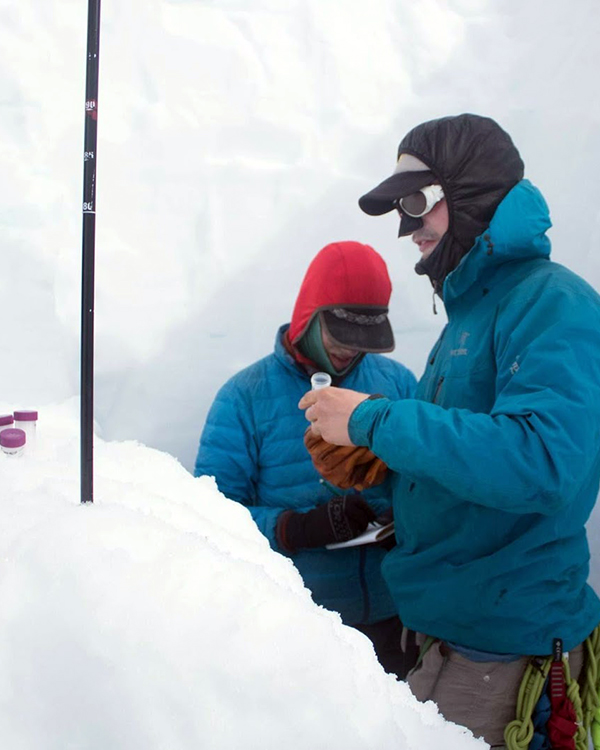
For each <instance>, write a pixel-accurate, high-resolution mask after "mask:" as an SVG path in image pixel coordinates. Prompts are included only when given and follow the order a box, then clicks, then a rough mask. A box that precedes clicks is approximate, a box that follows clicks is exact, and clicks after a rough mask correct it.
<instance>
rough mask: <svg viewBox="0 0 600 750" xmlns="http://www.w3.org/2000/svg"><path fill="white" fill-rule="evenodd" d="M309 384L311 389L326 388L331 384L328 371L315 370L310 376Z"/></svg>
mask: <svg viewBox="0 0 600 750" xmlns="http://www.w3.org/2000/svg"><path fill="white" fill-rule="evenodd" d="M310 385H311V387H312V389H313V391H318V390H320V389H321V388H327V387H328V386H330V385H331V375H330V374H329V373H328V372H315V373H313V375H312V376H311V379H310Z"/></svg>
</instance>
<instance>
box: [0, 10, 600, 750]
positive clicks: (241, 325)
mask: <svg viewBox="0 0 600 750" xmlns="http://www.w3.org/2000/svg"><path fill="white" fill-rule="evenodd" d="M86 5H87V4H86V3H84V2H81V0H20V2H19V3H15V2H10V0H0V225H1V226H2V230H3V231H2V273H0V315H1V316H2V320H3V322H4V324H3V325H2V327H1V329H0V331H1V332H0V352H1V353H2V355H3V356H2V357H1V359H0V361H1V362H2V367H1V368H0V402H3V407H4V410H12V409H14V408H38V409H39V410H40V436H41V435H44V441H47V442H45V445H44V444H42V442H43V441H40V443H41V444H40V454H39V455H38V456H37V457H36V459H35V461H34V460H33V459H32V457H27V458H24V459H23V461H22V462H21V463H9V462H8V459H5V457H4V456H0V459H2V460H1V461H0V502H2V503H3V505H4V518H5V519H6V520H5V523H3V525H2V526H3V531H2V535H1V536H0V538H2V543H3V545H4V549H3V554H2V559H3V560H4V563H5V565H4V570H5V574H4V575H3V576H0V586H2V588H3V593H4V596H3V597H2V601H3V602H5V604H6V606H5V607H4V608H2V612H1V615H0V616H1V617H2V622H3V626H2V628H1V629H0V658H1V659H2V661H3V662H4V667H5V668H4V669H2V670H1V671H0V694H1V695H2V704H1V705H2V710H1V715H0V720H1V721H2V725H1V727H0V738H1V739H2V740H4V741H3V743H2V744H3V746H7V747H13V748H29V747H31V748H34V747H35V748H39V747H44V748H46V747H57V748H58V747H61V748H62V747H86V748H87V747H90V748H92V747H107V746H114V747H120V746H123V747H125V746H126V745H127V746H128V747H131V746H142V745H143V746H148V747H161V748H164V747H170V748H171V747H173V748H177V747H189V746H192V745H194V746H202V747H215V748H226V747H240V740H239V737H241V736H243V737H244V745H243V747H245V748H247V747H253V746H256V747H258V746H260V747H266V748H270V747H279V746H280V745H281V744H282V743H283V742H284V739H285V743H286V744H287V745H289V746H290V747H294V745H291V744H290V743H295V742H296V741H297V742H298V747H300V744H301V743H302V746H303V747H311V748H314V747H320V746H323V747H329V748H330V747H336V746H339V747H341V746H343V745H344V743H345V744H346V746H347V747H357V748H358V747H369V748H387V747H390V746H394V747H412V746H413V745H411V742H412V743H414V746H415V747H416V746H417V745H419V747H427V746H428V744H427V743H428V742H429V740H428V739H427V737H429V736H430V735H428V734H427V732H428V731H430V732H434V733H438V732H442V731H443V732H447V733H448V737H449V739H448V741H446V740H445V739H444V742H443V743H442V742H440V743H438V746H440V745H443V746H445V747H449V748H452V747H454V746H456V747H458V746H459V744H455V745H453V744H452V743H453V742H455V743H459V740H458V735H456V734H454V735H453V734H452V732H453V731H455V730H454V729H453V728H452V727H446V726H444V727H443V728H441V727H440V726H439V724H438V723H437V722H438V720H437V719H436V718H435V717H436V714H435V710H434V709H433V708H431V707H430V708H424V707H420V706H416V705H415V704H414V702H412V700H411V699H410V697H409V696H407V695H406V690H405V688H404V687H403V686H401V685H395V684H392V682H391V680H390V679H388V678H386V677H385V675H383V673H382V672H381V670H380V669H379V668H378V667H377V665H376V663H375V661H374V658H373V656H372V652H371V650H370V647H369V645H368V643H365V641H364V639H363V638H362V637H361V636H360V635H358V634H356V633H354V632H353V631H351V630H348V629H346V628H343V627H342V626H341V625H340V624H339V622H338V620H337V619H336V617H335V616H334V615H330V614H328V613H326V612H323V611H321V610H318V609H317V608H316V607H314V606H312V605H311V604H310V602H309V599H308V595H307V593H306V591H305V590H304V589H303V588H302V586H301V583H300V581H299V579H298V578H297V576H295V573H294V571H293V569H292V568H291V567H290V565H289V563H287V562H286V561H285V560H283V559H282V558H281V557H279V556H277V555H275V554H273V553H271V552H270V551H269V550H268V549H267V547H266V545H265V543H264V542H263V541H262V539H261V538H260V537H259V536H257V534H256V533H255V531H254V528H253V527H252V526H251V525H250V522H249V520H248V516H247V514H246V513H245V511H244V509H242V508H239V507H238V506H236V505H234V504H232V503H229V502H228V501H226V500H224V499H223V498H222V497H221V496H220V495H218V493H217V492H216V490H215V488H214V486H213V485H212V484H211V483H210V482H209V481H208V480H206V479H204V480H193V479H192V478H191V477H190V476H189V475H187V474H186V472H185V470H184V468H182V466H183V467H185V468H186V469H190V468H191V467H192V465H193V460H194V456H195V452H196V447H197V441H198V437H199V434H200V431H201V428H202V424H203V421H204V418H205V415H206V412H207V409H208V407H209V406H210V403H211V402H212V399H213V397H214V394H215V392H216V390H217V388H218V387H219V386H220V385H221V384H222V383H223V382H224V380H225V379H226V378H227V377H229V376H230V375H231V374H233V373H234V372H236V371H237V370H238V369H240V368H241V367H243V366H245V365H247V364H249V363H250V362H252V361H254V360H255V359H257V358H258V357H261V356H263V355H264V354H266V353H268V352H269V351H270V350H271V348H272V344H273V339H274V336H275V332H276V330H277V328H278V326H279V325H280V324H281V323H283V322H285V321H287V320H289V317H290V314H291V310H292V306H293V302H294V299H295V296H296V293H297V290H298V287H299V284H300V280H301V278H302V276H303V274H304V271H305V269H306V267H307V265H308V263H309V261H310V260H311V259H312V257H313V256H314V255H315V253H316V252H317V251H318V250H319V249H320V248H321V247H322V246H323V245H325V244H327V243H328V242H331V241H334V240H340V239H354V240H358V241H363V242H367V243H369V244H372V245H373V246H374V247H375V248H376V249H377V250H378V251H379V252H381V253H382V255H383V256H384V257H385V259H386V261H387V262H388V265H389V267H390V272H391V275H392V279H393V281H394V296H393V305H392V319H393V325H394V330H395V334H396V340H397V349H396V351H395V352H394V353H393V355H392V356H394V357H396V358H398V359H399V360H401V361H403V362H404V363H405V364H407V365H408V366H409V367H411V368H412V369H413V370H414V371H415V373H416V374H417V375H419V374H420V373H421V371H422V367H423V363H424V361H425V356H426V353H427V351H428V350H429V348H430V346H431V345H432V343H433V342H434V340H435V337H436V336H437V333H438V332H439V330H440V328H441V326H442V325H443V322H444V314H443V310H442V309H441V307H442V306H441V305H438V310H439V313H440V314H439V315H437V316H434V315H433V314H432V304H431V290H430V286H429V283H428V281H427V280H426V279H423V278H419V277H417V276H416V275H415V274H414V273H413V270H412V268H413V265H414V262H415V260H416V256H417V252H416V250H415V249H414V248H413V247H412V245H411V243H410V241H409V240H403V241H402V242H400V243H399V244H398V240H397V239H396V233H397V224H396V221H395V220H394V219H393V218H391V217H382V218H378V219H374V218H371V217H368V216H365V215H364V214H362V213H361V212H360V210H359V209H358V207H357V203H356V201H357V198H358V197H359V196H360V195H361V194H362V193H363V192H365V191H366V190H368V189H369V188H370V187H372V186H373V185H374V184H376V183H377V182H379V181H380V180H381V179H382V178H384V177H385V176H387V175H388V174H389V173H390V172H391V170H392V167H393V163H394V155H395V149H396V146H397V143H398V141H399V140H400V138H401V137H402V136H403V135H404V134H405V132H406V131H407V130H408V129H410V128H411V127H413V126H414V125H415V124H417V123H419V122H421V121H423V120H426V119H430V118H432V117H438V116H442V115H446V114H456V113H459V112H463V111H471V112H477V113H480V114H487V115H491V116H493V117H495V118H496V119H497V120H498V121H499V122H500V123H501V124H502V125H503V126H504V127H505V128H506V129H507V130H508V131H509V132H510V133H511V135H512V136H513V138H514V140H515V142H516V144H517V146H518V147H519V149H520V150H521V153H522V155H523V158H524V160H525V163H526V167H527V176H528V177H529V178H530V179H532V180H533V181H534V182H535V183H536V184H537V185H538V186H539V187H540V188H541V189H542V191H543V192H544V194H545V195H546V197H547V199H548V202H549V204H550V207H551V210H552V215H553V220H554V224H555V226H554V228H553V230H552V233H551V237H552V240H553V244H554V258H555V260H558V261H559V262H563V263H565V264H566V265H569V266H570V267H571V268H573V269H574V270H575V271H577V272H578V273H580V274H581V275H583V276H584V278H586V279H587V280H588V281H589V282H590V283H592V284H593V285H594V286H595V287H596V288H599V289H600V252H599V251H600V232H599V230H600V209H599V207H598V201H597V197H596V191H595V190H594V183H593V181H592V180H593V179H594V176H595V174H596V173H597V171H598V166H599V164H600V149H599V147H598V143H600V100H599V98H598V96H597V93H596V92H597V75H598V70H599V64H600V47H599V46H598V44H597V39H598V37H599V35H600V14H598V12H597V2H596V1H595V0H578V1H577V2H576V3H569V4H565V3H563V2H561V1H560V0H522V1H521V2H515V1H514V0H418V2H416V1H415V0H370V2H369V3H365V2H362V0H344V2H343V3H341V2H336V1H334V0H218V2H217V0H145V1H144V2H142V0H128V2H117V1H116V0H103V3H102V38H101V51H100V61H101V74H100V96H99V144H98V201H97V206H98V216H97V222H98V223H97V248H96V381H95V404H96V409H95V417H96V420H97V426H98V434H99V435H101V436H102V437H103V438H104V439H106V440H108V441H123V440H135V441H139V442H141V443H144V444H146V445H148V446H151V447H152V448H154V449H159V450H160V451H166V452H168V453H170V454H171V455H172V456H174V457H176V458H177V459H178V460H179V461H180V462H181V464H182V466H180V465H178V464H177V463H176V461H175V460H174V459H172V458H170V457H169V456H167V455H164V454H161V453H158V452H156V451H152V450H150V449H149V448H143V447H141V446H139V445H137V444H133V443H129V442H128V443H111V442H108V443H105V442H103V441H102V440H100V439H98V440H97V443H96V471H97V477H96V504H95V505H94V507H93V508H88V507H86V508H80V507H79V506H78V505H77V498H78V462H77V460H76V458H75V454H76V452H77V451H76V433H77V424H76V422H77V420H76V419H75V415H76V411H77V410H76V405H77V394H78V392H79V322H80V268H81V200H82V166H83V120H84V99H85V95H84V89H85V85H84V84H85V80H84V78H85V44H86V24H87V8H86ZM54 430H56V432H54ZM209 511H210V512H209ZM599 519H600V511H598V509H596V511H595V515H594V516H593V517H592V520H591V522H590V525H589V530H590V540H591V546H592V551H593V555H592V581H593V582H594V584H595V586H596V588H597V589H600V562H599V560H600V552H599V548H600V541H599V533H598V531H599V528H600V520H599ZM227 529H229V530H227ZM197 558H199V559H198V562H199V563H204V565H202V564H200V565H197V566H195V567H197V568H198V570H194V574H193V575H192V574H191V573H190V574H189V575H187V570H188V569H190V568H189V563H190V562H191V563H192V564H193V563H194V562H195V561H196V559H197ZM200 558H201V559H200ZM184 563H188V564H187V565H186V564H184ZM207 563H208V566H207ZM207 569H209V570H210V571H211V573H212V572H213V571H218V575H215V576H211V575H208V576H207V575H206V573H205V572H204V571H205V570H207ZM252 571H256V575H252ZM265 571H269V572H268V573H266V572H265ZM213 578H216V580H215V583H214V585H211V584H212V581H213ZM158 597H162V598H163V599H164V601H165V605H166V606H164V607H157V606H156V605H157V602H158V601H159V600H158ZM259 604H260V606H259ZM199 605H200V606H199ZM202 605H204V606H202ZM300 610H301V611H300ZM221 612H223V616H221ZM266 612H268V617H265V613H266ZM292 612H293V619H294V622H293V624H287V621H288V620H291V619H292ZM188 623H189V628H188ZM234 623H235V625H234ZM325 630H328V631H330V635H329V636H325V635H324V633H323V631H325ZM317 631H318V635H315V633H316V632H317ZM241 633H243V637H242V635H241ZM263 634H264V635H263ZM211 640H212V641H213V642H215V641H216V642H218V643H219V647H217V646H216V645H213V643H212V642H211ZM257 649H258V650H257ZM307 650H308V653H309V654H310V657H309V656H308V655H307ZM350 652H352V655H351V656H350V655H349V654H350ZM265 654H268V659H266V658H260V657H264V656H265ZM236 660H237V661H236ZM311 664H316V665H317V666H318V667H319V670H321V671H320V672H319V674H320V675H321V672H322V673H323V674H322V676H319V677H318V678H316V677H315V674H314V670H312V669H310V668H309V667H310V665H311ZM289 675H293V679H291V678H290V677H289ZM155 678H156V679H155ZM321 685H322V687H321ZM380 696H382V697H380ZM311 701H312V702H311ZM209 715H210V717H212V719H211V721H212V723H211V721H209V719H208V718H207V716H209ZM324 717H325V718H324ZM371 717H376V718H375V719H374V721H375V723H376V724H377V725H378V726H380V727H381V732H382V734H381V736H380V739H378V740H377V741H375V740H374V738H373V737H372V738H371V739H370V740H365V739H364V734H363V733H362V731H363V730H361V729H359V728H358V727H359V726H360V727H362V726H365V727H368V726H370V725H371V724H370V723H371ZM26 718H27V721H26V720H25V719H26ZM26 724H27V726H29V729H25V725H26ZM75 727H76V729H75ZM207 727H210V732H209V731H207ZM290 727H291V731H290ZM427 727H429V729H427ZM400 728H401V729H402V731H403V732H404V733H405V735H406V739H402V738H401V735H400V731H401V729H400ZM434 730H435V731H434ZM327 731H331V734H330V735H327V742H325V741H324V737H325V734H323V733H325V732H327ZM303 732H304V734H303ZM318 732H321V734H320V735H318ZM306 733H312V734H310V738H309V735H308V734H306ZM335 733H338V735H339V736H340V737H342V736H343V737H348V736H349V735H351V739H349V740H348V742H345V741H344V742H342V741H339V742H338V741H337V740H335V741H334V739H333V735H334V734H335ZM234 735H235V736H234ZM317 735H318V736H319V737H320V739H317ZM439 736H440V737H441V735H439ZM445 736H446V735H444V737H445ZM451 736H452V737H454V738H455V739H450V737H451ZM42 737H43V740H42V739H41V738H42ZM211 738H214V743H215V744H213V745H209V744H208V743H210V742H212V741H213V739H211ZM392 738H393V739H392ZM219 742H220V744H219ZM319 742H322V745H319ZM153 743H154V744H153ZM252 743H255V744H254V745H253V744H252ZM353 743H354V744H353ZM361 743H362V744H361ZM403 743H404V744H403ZM432 743H433V740H431V744H432ZM460 743H461V744H460V747H467V746H469V741H468V740H465V739H463V740H461V741H460Z"/></svg>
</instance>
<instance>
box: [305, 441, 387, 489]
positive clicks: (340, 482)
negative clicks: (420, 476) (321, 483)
mask: <svg viewBox="0 0 600 750" xmlns="http://www.w3.org/2000/svg"><path fill="white" fill-rule="evenodd" d="M304 445H305V446H306V448H307V450H308V452H309V453H310V457H311V458H312V462H313V464H314V466H315V469H316V470H317V471H318V472H319V474H320V475H321V476H322V477H323V479H326V480H327V481H328V482H329V483H330V484H333V485H334V486H335V487H339V488H340V489H342V490H349V489H350V488H351V487H353V488H354V489H356V490H358V491H359V492H362V490H366V489H368V488H369V487H374V486H375V485H377V484H381V483H382V482H383V480H384V479H385V475H386V473H387V466H386V465H385V464H384V463H383V461H382V460H381V459H380V458H377V456H376V455H375V454H374V453H373V452H372V451H370V450H369V449H368V448H365V447H364V446H362V447H361V446H358V447H357V446H353V445H351V446H345V445H332V444H331V443H327V442H326V441H325V440H323V438H322V437H320V436H317V435H315V434H314V433H313V432H312V430H311V429H310V427H308V428H307V430H306V432H305V433H304Z"/></svg>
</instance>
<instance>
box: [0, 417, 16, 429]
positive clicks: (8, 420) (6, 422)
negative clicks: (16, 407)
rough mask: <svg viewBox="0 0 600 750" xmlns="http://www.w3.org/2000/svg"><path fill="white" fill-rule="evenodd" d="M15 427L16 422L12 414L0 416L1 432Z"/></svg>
mask: <svg viewBox="0 0 600 750" xmlns="http://www.w3.org/2000/svg"><path fill="white" fill-rule="evenodd" d="M14 426H15V420H14V419H13V415H12V414H0V432H2V430H7V429H12V428H13V427H14Z"/></svg>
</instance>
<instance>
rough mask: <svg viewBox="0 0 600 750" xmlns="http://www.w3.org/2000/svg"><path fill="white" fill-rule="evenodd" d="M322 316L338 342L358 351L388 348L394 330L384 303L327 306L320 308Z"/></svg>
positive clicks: (392, 346)
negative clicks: (379, 304)
mask: <svg viewBox="0 0 600 750" xmlns="http://www.w3.org/2000/svg"><path fill="white" fill-rule="evenodd" d="M321 320H322V323H323V325H324V326H325V328H326V329H327V332H328V333H329V335H330V336H331V338H332V339H333V340H334V341H335V342H336V343H338V344H341V345H342V346H346V347H348V349H356V350H357V351H360V352H391V351H393V349H394V346H395V344H394V334H393V332H392V326H391V325H390V321H389V319H388V308H387V307H375V306H367V305H363V306H360V307H330V308H328V309H324V310H321Z"/></svg>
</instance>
